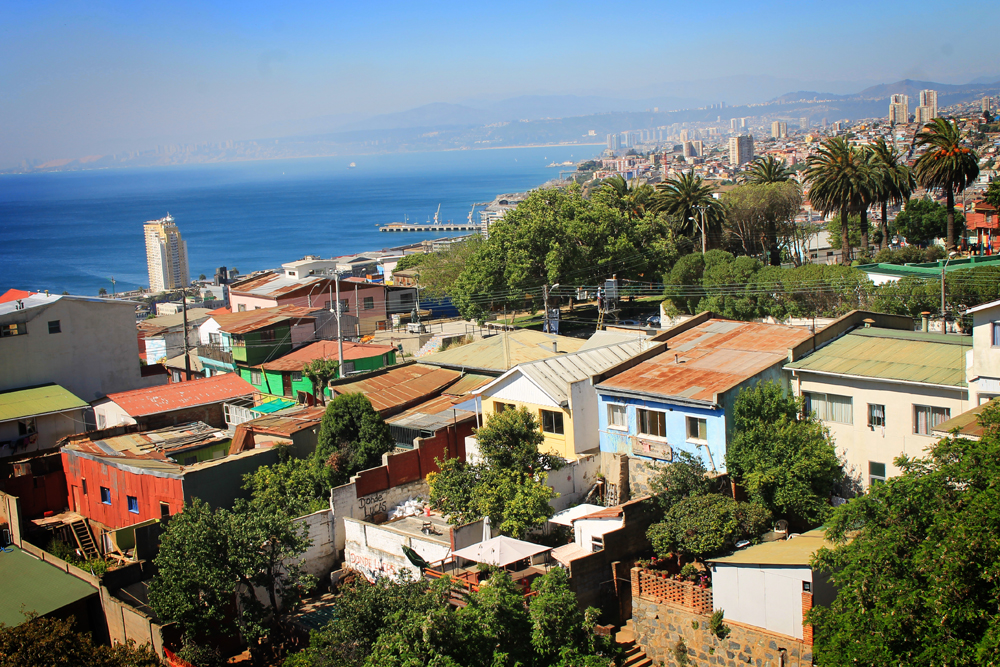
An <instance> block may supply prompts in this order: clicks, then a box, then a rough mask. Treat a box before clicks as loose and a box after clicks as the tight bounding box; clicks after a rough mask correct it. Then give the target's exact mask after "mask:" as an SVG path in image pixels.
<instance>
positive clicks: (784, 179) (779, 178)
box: [747, 155, 802, 266]
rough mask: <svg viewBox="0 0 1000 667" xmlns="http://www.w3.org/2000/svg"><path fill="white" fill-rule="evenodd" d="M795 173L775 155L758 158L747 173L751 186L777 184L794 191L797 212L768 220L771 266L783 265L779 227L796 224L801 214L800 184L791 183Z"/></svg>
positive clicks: (768, 218) (778, 215)
mask: <svg viewBox="0 0 1000 667" xmlns="http://www.w3.org/2000/svg"><path fill="white" fill-rule="evenodd" d="M792 176H793V172H792V171H791V170H789V169H788V167H786V166H785V162H784V161H783V160H779V159H778V158H776V157H774V156H773V155H768V156H767V157H758V158H757V159H756V160H754V161H753V163H752V164H751V165H750V168H749V170H748V173H747V181H748V182H749V183H750V184H751V185H770V184H777V183H784V184H791V185H792V186H793V188H792V189H789V188H787V187H785V188H782V189H780V190H778V191H779V192H780V191H782V190H783V191H785V192H788V193H791V192H792V191H794V193H795V195H797V196H796V197H795V200H794V204H795V210H794V211H792V212H791V213H787V212H784V211H781V212H778V213H775V214H771V215H769V216H768V217H767V219H766V223H767V224H766V235H767V249H768V257H769V262H768V263H769V264H770V265H771V266H779V265H780V264H781V250H780V248H779V247H778V232H777V226H778V224H779V223H781V222H783V223H785V224H789V223H792V224H794V222H795V216H796V214H798V212H799V206H800V205H801V204H802V192H801V190H800V188H799V187H798V183H789V182H790V181H792Z"/></svg>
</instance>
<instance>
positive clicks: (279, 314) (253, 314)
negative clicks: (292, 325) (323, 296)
mask: <svg viewBox="0 0 1000 667" xmlns="http://www.w3.org/2000/svg"><path fill="white" fill-rule="evenodd" d="M314 310H316V309H315V308H305V307H302V306H274V307H271V308H259V309H256V310H245V311H236V312H235V313H233V312H225V313H221V314H219V315H215V316H213V317H214V319H215V323H216V324H218V325H219V330H220V331H225V332H226V333H228V334H237V335H240V334H245V333H250V332H252V331H258V330H260V329H266V328H267V327H272V326H274V325H276V324H281V323H282V322H286V321H288V320H292V319H294V320H297V321H299V320H301V321H303V322H306V321H308V322H312V321H313V320H315V319H316V318H315V317H313V316H311V315H309V313H311V312H313V311H314Z"/></svg>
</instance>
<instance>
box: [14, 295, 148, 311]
mask: <svg viewBox="0 0 1000 667" xmlns="http://www.w3.org/2000/svg"><path fill="white" fill-rule="evenodd" d="M8 294H9V292H8ZM11 296H12V297H13V298H12V299H11V300H10V301H0V315H8V314H10V313H13V312H17V311H23V310H31V309H32V308H41V307H44V306H48V305H51V304H53V303H55V302H56V301H58V300H59V299H68V300H70V301H86V302H88V303H103V304H104V305H110V306H125V305H127V306H129V307H130V308H135V307H136V306H137V305H139V304H138V303H136V302H135V301H126V300H124V299H107V298H104V297H99V296H77V295H69V294H39V293H37V292H30V296H27V297H22V298H18V297H17V296H16V294H14V295H11Z"/></svg>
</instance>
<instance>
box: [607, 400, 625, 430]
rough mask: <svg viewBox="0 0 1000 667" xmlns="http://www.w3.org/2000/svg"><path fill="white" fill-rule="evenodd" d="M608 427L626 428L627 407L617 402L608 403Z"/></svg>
mask: <svg viewBox="0 0 1000 667" xmlns="http://www.w3.org/2000/svg"><path fill="white" fill-rule="evenodd" d="M608 428H617V429H622V430H625V429H627V428H628V408H627V407H626V406H624V405H619V404H618V403H608Z"/></svg>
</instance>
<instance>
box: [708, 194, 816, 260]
mask: <svg viewBox="0 0 1000 667" xmlns="http://www.w3.org/2000/svg"><path fill="white" fill-rule="evenodd" d="M721 200H722V203H723V205H724V207H725V211H726V223H725V228H726V231H728V232H729V233H730V234H732V235H733V236H735V237H736V238H738V239H739V240H740V243H741V244H742V246H743V251H744V252H745V253H747V254H748V255H758V254H766V256H767V261H768V263H770V264H771V266H779V265H780V264H781V247H780V244H779V238H783V239H785V240H786V244H787V239H788V238H789V237H790V236H791V235H792V232H793V228H794V223H795V216H796V215H798V212H799V207H800V206H801V205H802V192H801V190H800V189H799V186H798V183H796V182H794V181H781V182H776V183H760V184H757V183H748V184H746V185H738V186H736V187H735V188H733V189H732V190H730V191H729V192H726V193H725V194H723V195H722V199H721Z"/></svg>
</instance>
